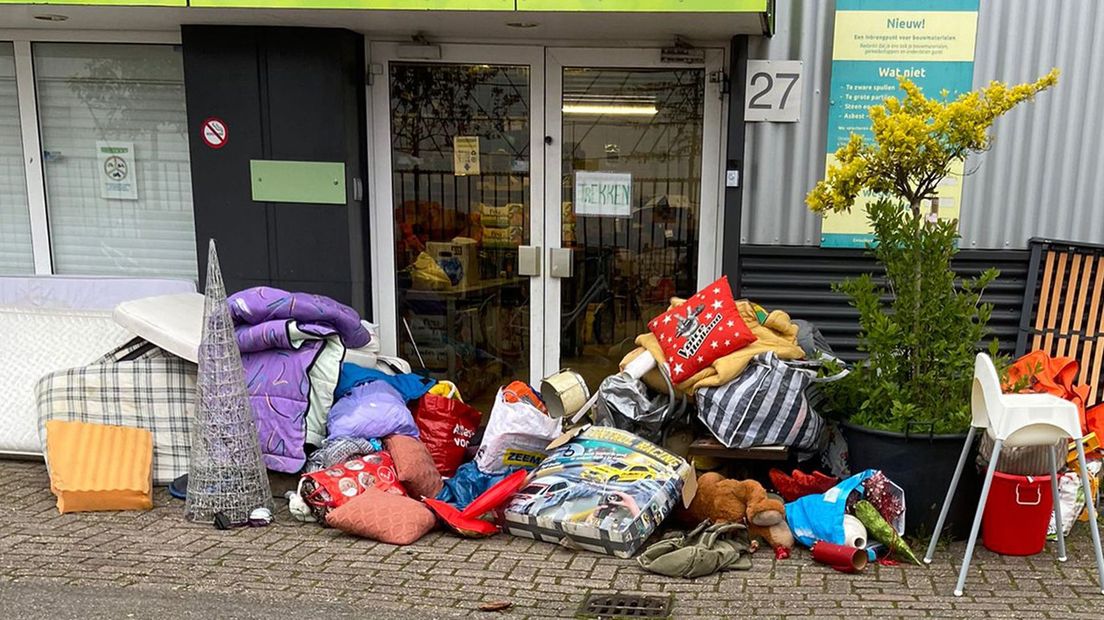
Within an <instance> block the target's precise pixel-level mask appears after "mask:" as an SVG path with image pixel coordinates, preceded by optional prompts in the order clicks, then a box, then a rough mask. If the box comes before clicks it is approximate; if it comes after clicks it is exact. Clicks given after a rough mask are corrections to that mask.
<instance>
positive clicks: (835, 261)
mask: <svg viewBox="0 0 1104 620" xmlns="http://www.w3.org/2000/svg"><path fill="white" fill-rule="evenodd" d="M1029 258H1030V256H1029V252H1027V251H1023V250H1015V251H1001V250H965V251H963V252H961V253H959V255H958V256H957V257H956V258H955V261H954V270H955V271H956V272H957V273H958V274H959V275H960V276H962V277H965V278H971V277H974V276H977V275H978V274H980V273H981V272H982V271H984V270H985V269H987V268H989V267H996V268H997V269H999V270H1000V272H1001V275H1000V277H999V278H997V280H996V281H995V282H993V284H991V285H990V286H989V288H988V289H986V291H985V295H984V296H983V299H984V300H985V301H987V302H989V303H991V304H993V315H992V318H991V319H990V321H989V327H990V329H991V330H992V335H993V337H995V338H997V339H998V340H999V341H1000V345H1001V350H1002V351H1004V352H1005V353H1008V354H1011V353H1013V352H1014V351H1015V350H1016V337H1017V335H1018V333H1019V323H1020V312H1021V309H1022V306H1023V296H1024V286H1025V283H1026V280H1027V271H1028V262H1029ZM740 269H741V287H740V296H742V297H747V298H748V299H751V300H754V301H756V302H758V303H760V304H762V305H763V306H764V307H766V308H770V309H775V308H777V309H782V310H785V311H786V312H788V313H789V314H790V317H791V318H794V319H805V320H807V321H812V322H813V323H814V324H815V325H816V326H817V327H818V328H819V329H820V331H821V332H822V333H823V334H824V337H825V338H826V339H827V340H828V343H829V344H831V345H832V348H833V350H834V351H835V352H836V353H837V354H838V355H839V356H840V357H842V358H844V359H847V360H855V359H859V358H860V357H861V355H860V354H859V352H858V349H857V347H858V335H857V334H858V328H859V320H858V318H859V314H858V311H856V310H855V309H854V308H852V307H851V306H850V305H849V304H848V303H847V298H846V297H845V296H843V295H840V294H838V293H835V292H833V291H832V283H833V282H839V281H841V280H844V279H846V278H853V277H855V276H858V275H859V274H863V273H873V274H875V275H877V274H879V273H883V272H881V270H880V269H879V268H878V266H877V265H876V264H875V263H874V260H873V259H872V258H871V257H870V256H869V255H867V254H866V253H865V252H863V251H862V250H840V249H833V250H827V249H825V250H822V249H820V248H812V247H769V246H753V247H745V248H744V249H743V250H742V251H741V255H740Z"/></svg>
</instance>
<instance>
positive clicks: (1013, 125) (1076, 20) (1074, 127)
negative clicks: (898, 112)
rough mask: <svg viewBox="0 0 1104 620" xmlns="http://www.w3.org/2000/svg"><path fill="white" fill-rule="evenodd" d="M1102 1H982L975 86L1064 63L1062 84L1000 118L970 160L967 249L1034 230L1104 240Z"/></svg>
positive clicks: (1030, 75)
mask: <svg viewBox="0 0 1104 620" xmlns="http://www.w3.org/2000/svg"><path fill="white" fill-rule="evenodd" d="M1101 32H1104V2H1097V1H1095V0H1081V1H1078V2H1069V1H1062V0H1000V1H994V0H983V2H982V7H981V13H980V15H979V18H978V38H977V54H976V59H975V63H974V87H975V88H977V87H980V86H983V85H985V84H987V83H988V82H989V81H990V80H1001V81H1004V82H1008V83H1010V84H1012V83H1020V82H1025V81H1028V80H1033V79H1035V78H1037V77H1038V76H1040V75H1042V74H1044V73H1046V72H1047V71H1049V70H1050V68H1051V67H1058V68H1059V69H1061V70H1062V75H1061V77H1060V78H1059V80H1058V85H1057V86H1055V87H1054V88H1052V89H1051V90H1049V91H1047V92H1045V93H1043V94H1041V95H1039V96H1038V98H1037V99H1036V101H1035V102H1034V103H1032V104H1027V105H1025V106H1024V107H1022V108H1020V109H1017V110H1013V111H1012V112H1010V113H1009V114H1008V115H1007V116H1006V117H1004V118H1002V119H1000V120H998V121H997V123H996V125H995V126H994V127H995V132H994V133H995V135H996V142H995V144H994V145H993V148H992V149H991V150H990V151H989V152H988V153H985V154H983V155H981V156H979V157H975V158H972V159H970V160H969V161H968V162H967V170H970V169H977V172H976V173H975V174H973V175H971V176H969V177H967V179H966V186H965V189H964V192H965V194H964V196H963V205H964V207H965V208H964V209H963V213H962V225H961V231H962V237H963V242H962V243H963V247H978V248H1004V247H1008V248H1024V247H1027V241H1028V239H1029V238H1031V237H1033V236H1045V237H1051V238H1055V239H1068V240H1077V241H1086V242H1095V243H1100V242H1104V157H1101V144H1102V142H1104V121H1102V120H1101V110H1102V109H1104V80H1101V79H1100V76H1101V74H1104V41H1101V39H1100V33H1101Z"/></svg>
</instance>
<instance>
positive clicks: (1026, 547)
mask: <svg viewBox="0 0 1104 620" xmlns="http://www.w3.org/2000/svg"><path fill="white" fill-rule="evenodd" d="M1053 510H1054V498H1053V495H1052V494H1051V492H1050V476H1015V475H1012V474H1005V473H1002V472H999V471H998V472H995V473H994V474H993V486H992V487H990V489H989V499H988V500H987V501H986V502H985V513H984V514H983V516H982V519H981V542H982V544H983V545H985V548H986V549H988V550H990V551H992V552H993V553H1000V554H1002V555H1035V554H1036V553H1039V552H1040V551H1042V550H1043V547H1044V546H1046V533H1047V525H1049V524H1050V513H1051V511H1053Z"/></svg>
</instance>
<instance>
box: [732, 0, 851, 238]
mask: <svg viewBox="0 0 1104 620" xmlns="http://www.w3.org/2000/svg"><path fill="white" fill-rule="evenodd" d="M776 7H777V8H776V18H775V33H774V36H773V37H771V38H769V39H768V38H766V37H749V38H748V58H750V59H771V60H787V59H789V60H801V61H803V62H804V65H803V67H802V72H803V74H804V79H805V86H804V90H803V91H802V95H801V120H800V122H797V123H748V124H747V135H746V138H745V139H746V146H745V150H744V153H745V159H744V161H745V166H744V180H743V183H744V208H743V222H742V224H743V225H742V227H741V228H742V232H741V235H740V237H741V242H743V243H762V244H778V245H819V244H820V218H818V217H816V216H815V215H813V214H811V213H809V210H808V209H806V208H805V193H806V192H808V191H809V189H810V188H811V187H812V186H813V185H814V184H815V183H816V182H817V180H819V179H820V178H821V177H822V176H823V173H824V144H825V140H827V126H828V85H829V82H830V81H831V78H832V27H833V24H834V20H835V15H836V13H835V2H834V1H828V2H801V1H800V0H778V3H777V5H776ZM730 242H731V241H730Z"/></svg>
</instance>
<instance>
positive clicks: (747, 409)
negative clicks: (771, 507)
mask: <svg viewBox="0 0 1104 620" xmlns="http://www.w3.org/2000/svg"><path fill="white" fill-rule="evenodd" d="M802 366H805V367H802ZM815 367H816V364H813V365H810V364H808V363H804V364H803V363H801V362H796V363H795V362H789V363H787V362H783V361H782V360H780V359H778V357H777V356H776V355H775V354H774V352H767V353H760V354H759V355H756V356H755V357H754V358H752V360H751V363H750V364H748V367H747V369H746V370H745V371H744V372H743V373H742V374H740V376H738V377H736V378H735V379H733V380H732V381H730V382H728V383H726V384H725V385H722V386H718V387H708V388H701V389H699V390H697V392H696V393H695V397H696V399H697V405H698V418H699V419H700V420H701V421H702V423H703V424H705V426H706V427H707V428H709V430H710V431H711V432H712V433H713V435H714V436H715V437H716V438H717V441H719V442H721V443H722V444H724V445H725V446H726V447H728V448H753V447H758V446H785V447H787V448H792V449H795V450H797V451H799V452H805V453H809V452H816V451H817V450H819V449H820V447H821V444H822V442H823V440H824V428H825V425H824V419H823V418H821V417H820V415H818V414H817V413H816V412H815V411H814V410H813V408H812V407H811V406H810V405H809V400H808V398H807V397H806V394H805V390H806V388H808V387H809V386H810V385H811V384H813V383H814V382H819V381H823V379H817V376H816V375H817V373H816V370H815ZM836 378H839V376H836V377H831V378H830V379H836Z"/></svg>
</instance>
